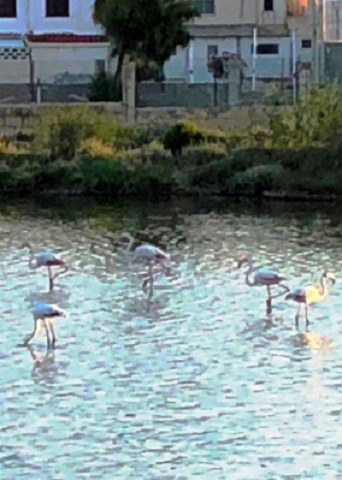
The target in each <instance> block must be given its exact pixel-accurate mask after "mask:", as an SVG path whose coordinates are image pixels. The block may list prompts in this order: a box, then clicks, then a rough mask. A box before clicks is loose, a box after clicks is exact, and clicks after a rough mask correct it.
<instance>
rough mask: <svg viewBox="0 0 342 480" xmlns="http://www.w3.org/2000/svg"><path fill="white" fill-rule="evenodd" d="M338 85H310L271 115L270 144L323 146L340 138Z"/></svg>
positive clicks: (340, 116) (341, 130)
mask: <svg viewBox="0 0 342 480" xmlns="http://www.w3.org/2000/svg"><path fill="white" fill-rule="evenodd" d="M340 100H341V89H340V87H339V86H338V85H337V84H336V83H334V84H332V85H330V86H327V87H325V88H316V87H313V88H310V89H309V90H308V92H307V93H305V94H304V95H302V96H301V97H300V99H299V100H298V102H297V103H296V104H295V105H294V106H292V107H291V108H288V109H286V110H285V111H284V112H281V113H279V114H277V115H274V116H273V118H272V119H271V122H270V129H271V131H272V135H273V139H274V146H276V147H285V148H287V147H290V148H291V147H292V148H294V147H306V146H309V145H311V146H317V147H318V146H323V145H327V144H330V143H332V142H334V143H340V142H341V135H342V107H341V103H340Z"/></svg>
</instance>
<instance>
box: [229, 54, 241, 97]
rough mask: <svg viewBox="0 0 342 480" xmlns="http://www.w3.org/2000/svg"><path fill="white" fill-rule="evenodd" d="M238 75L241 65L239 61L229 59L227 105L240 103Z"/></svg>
mask: <svg viewBox="0 0 342 480" xmlns="http://www.w3.org/2000/svg"><path fill="white" fill-rule="evenodd" d="M240 74H241V64H240V62H239V61H237V60H234V59H231V60H230V61H229V73H228V82H229V90H228V105H229V106H233V105H238V104H239V103H240V100H241V99H240Z"/></svg>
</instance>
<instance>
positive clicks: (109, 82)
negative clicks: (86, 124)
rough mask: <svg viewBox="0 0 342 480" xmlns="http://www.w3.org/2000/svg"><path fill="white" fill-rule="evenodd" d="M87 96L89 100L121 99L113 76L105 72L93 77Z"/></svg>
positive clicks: (110, 100)
mask: <svg viewBox="0 0 342 480" xmlns="http://www.w3.org/2000/svg"><path fill="white" fill-rule="evenodd" d="M88 98H89V100H90V101H91V102H120V101H121V99H122V98H121V93H120V90H119V89H118V87H117V84H116V82H115V78H114V77H113V76H112V75H110V74H109V73H106V72H101V73H99V74H97V75H95V76H94V77H93V79H92V81H91V83H90V86H89V93H88Z"/></svg>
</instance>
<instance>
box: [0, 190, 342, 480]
mask: <svg viewBox="0 0 342 480" xmlns="http://www.w3.org/2000/svg"><path fill="white" fill-rule="evenodd" d="M339 211H341V209H340V208H338V207H335V208H334V207H333V206H332V205H319V206H317V205H313V204H307V205H300V204H296V203H295V204H281V203H273V204H272V203H267V204H264V205H257V204H249V203H240V202H238V203H235V202H218V201H211V202H209V201H207V200H206V201H203V202H200V201H197V200H196V201H191V202H190V201H187V202H185V201H179V202H174V203H165V204H164V203H160V204H148V203H146V204H142V203H141V202H140V203H138V202H136V203H121V204H95V203H93V202H91V201H90V200H83V199H78V200H70V199H68V200H65V201H63V200H59V201H55V202H53V203H52V202H48V201H45V200H41V201H40V203H39V204H37V203H33V202H29V201H13V200H8V201H7V202H6V203H4V202H3V203H2V204H1V205H0V260H1V267H2V268H1V269H0V287H1V290H2V295H1V300H0V311H1V314H2V315H1V317H2V321H1V323H0V339H1V341H0V342H1V343H0V366H1V370H0V372H1V385H0V414H1V419H2V421H1V425H0V445H1V447H0V477H1V478H4V479H9V478H13V479H14V478H15V479H20V478H25V479H26V478H39V479H44V480H45V479H46V480H48V479H54V480H57V479H63V480H70V479H72V478H89V479H101V480H104V479H108V480H111V479H113V478H115V479H116V480H119V479H148V480H154V479H156V480H164V479H165V480H166V479H177V480H180V479H190V478H200V479H208V478H213V479H215V480H220V479H225V480H226V479H229V480H233V479H239V480H247V479H253V480H255V479H260V480H275V479H297V478H298V479H299V478H300V479H302V478H306V479H307V478H312V479H323V478H324V479H328V478H329V479H336V478H342V464H341V460H340V459H341V452H342V440H341V435H340V431H341V428H340V419H341V405H342V395H341V388H342V362H341V354H340V351H341V330H342V318H341V307H342V281H341V278H340V271H341V262H342V249H341V238H342V215H341V214H340V213H339ZM121 231H129V232H130V233H131V234H132V235H134V236H135V237H136V238H137V239H139V240H140V241H149V242H152V243H155V244H157V245H159V246H160V247H162V248H164V249H166V250H167V252H168V253H170V254H171V260H172V265H173V269H172V275H171V276H170V277H163V276H161V277H160V278H159V279H158V280H157V281H156V285H155V293H154V298H153V302H152V303H149V302H148V301H147V299H146V295H145V294H144V293H143V292H142V290H141V281H142V279H143V278H144V276H145V273H146V267H145V266H143V265H140V264H133V263H131V262H130V261H129V260H128V259H127V258H126V256H125V255H124V254H123V251H122V247H121V246H120V245H119V243H118V242H117V235H118V233H119V232H121ZM24 241H29V242H31V243H32V244H33V245H34V246H35V247H36V248H37V249H44V248H53V249H54V250H55V251H56V252H58V253H60V255H62V256H63V257H64V258H66V259H67V261H68V262H70V264H71V269H70V271H69V272H68V274H67V275H65V276H63V277H60V278H59V279H58V280H57V282H56V287H55V291H54V292H53V293H50V294H48V293H46V289H47V278H46V272H45V271H44V270H35V271H31V270H29V269H28V258H27V253H26V252H25V251H23V250H19V247H20V245H21V244H22V243H23V242H24ZM92 245H93V246H92ZM244 253H248V254H250V255H251V256H252V257H253V258H254V260H255V263H260V265H262V264H263V265H264V264H265V265H271V266H273V267H275V268H278V269H279V270H280V271H281V272H283V273H284V274H285V275H286V276H287V277H288V278H289V284H290V286H291V287H296V286H298V285H300V284H301V283H303V282H304V284H305V283H306V282H308V281H312V280H315V281H317V280H319V277H320V274H321V272H322V270H323V269H333V270H334V271H335V272H336V274H337V283H336V285H335V286H334V288H333V290H332V292H331V296H330V298H329V300H328V301H326V302H325V303H323V304H321V305H319V306H317V307H315V308H314V309H313V310H312V312H310V317H311V321H312V324H311V326H310V329H309V331H308V332H307V331H306V330H305V325H304V322H303V321H302V324H301V326H300V328H299V329H296V327H295V325H294V315H295V310H296V306H295V305H293V304H289V303H286V302H285V301H284V299H283V298H280V299H278V300H276V302H275V305H274V309H273V312H272V314H271V315H266V312H265V291H264V289H263V288H254V289H251V288H248V287H247V286H246V285H245V279H244V275H243V272H241V271H239V270H237V269H236V261H237V259H238V258H239V257H240V256H241V255H242V254H244ZM38 300H41V301H52V302H55V303H58V304H59V305H60V306H61V307H63V308H65V309H67V311H68V313H69V316H68V318H67V319H59V320H58V319H57V320H56V322H55V330H56V334H57V342H58V344H57V348H56V350H55V352H47V351H46V339H45V337H44V335H43V336H41V337H39V338H38V339H36V340H35V341H34V342H33V343H32V347H31V348H30V349H27V348H22V347H19V346H18V344H20V343H21V342H22V340H23V338H24V336H25V335H26V334H27V333H29V332H30V330H31V329H32V327H33V320H32V316H31V312H30V309H31V308H32V306H33V304H34V302H36V301H38Z"/></svg>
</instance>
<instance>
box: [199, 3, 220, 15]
mask: <svg viewBox="0 0 342 480" xmlns="http://www.w3.org/2000/svg"><path fill="white" fill-rule="evenodd" d="M196 8H197V10H198V12H199V13H200V14H201V15H202V14H203V13H215V0H196Z"/></svg>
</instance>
